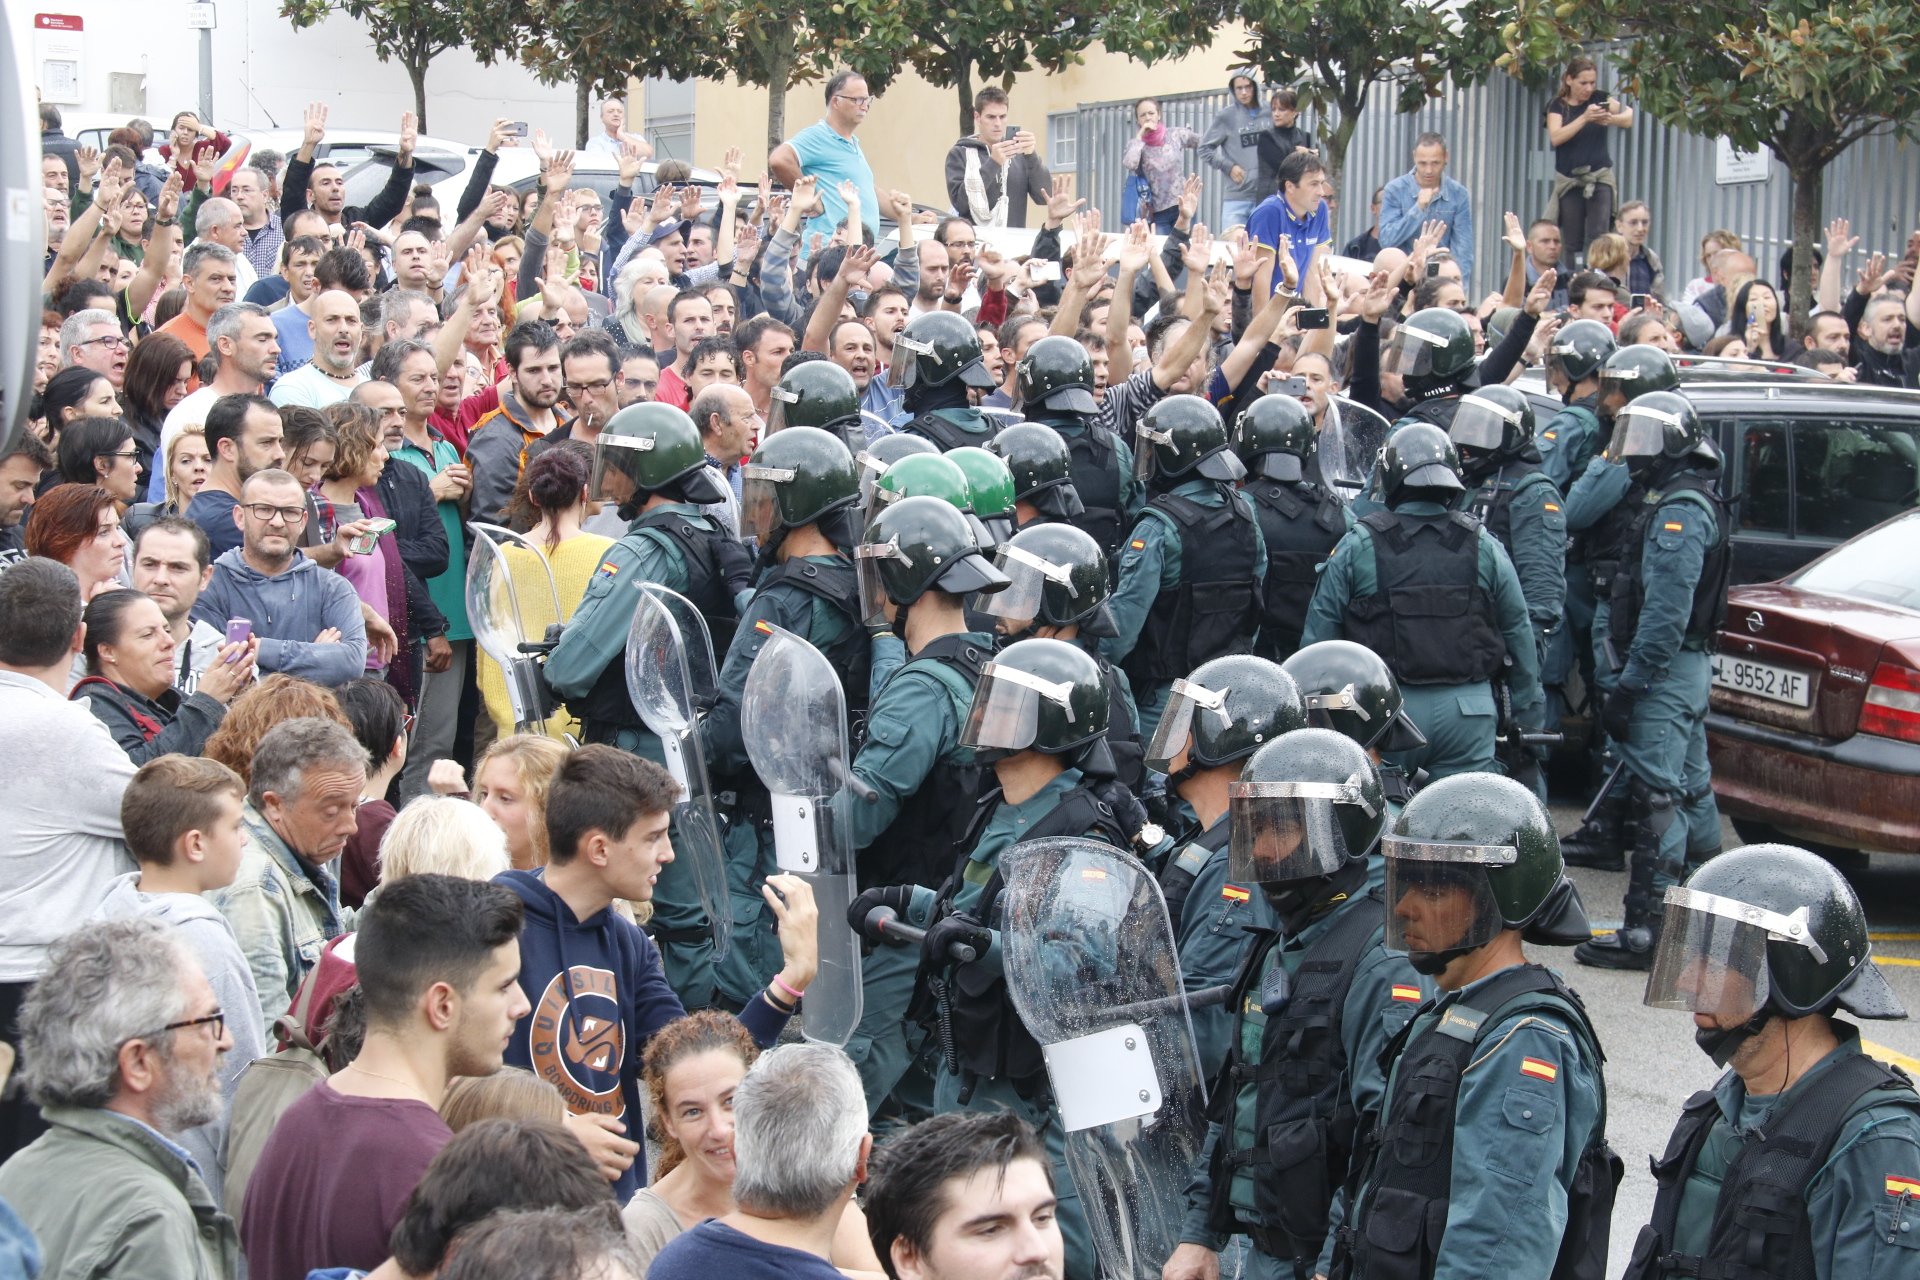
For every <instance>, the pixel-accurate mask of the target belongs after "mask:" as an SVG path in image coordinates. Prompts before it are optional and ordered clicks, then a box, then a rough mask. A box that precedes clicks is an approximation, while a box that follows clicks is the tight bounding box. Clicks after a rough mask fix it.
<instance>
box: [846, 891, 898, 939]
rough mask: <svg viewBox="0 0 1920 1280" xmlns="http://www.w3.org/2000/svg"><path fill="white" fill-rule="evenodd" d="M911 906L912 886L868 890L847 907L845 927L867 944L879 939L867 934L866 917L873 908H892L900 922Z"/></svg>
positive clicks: (871, 912) (870, 913)
mask: <svg viewBox="0 0 1920 1280" xmlns="http://www.w3.org/2000/svg"><path fill="white" fill-rule="evenodd" d="M912 905H913V886H912V885H910V884H893V885H888V886H887V887H886V888H884V889H868V890H866V891H865V892H863V893H862V894H861V895H860V896H859V897H857V898H855V899H854V900H853V901H852V902H851V903H849V904H848V906H847V927H848V928H849V929H852V930H853V931H854V932H855V933H857V934H859V935H860V936H861V937H863V938H866V939H867V941H869V942H878V941H880V939H878V938H875V937H870V936H869V935H868V933H867V917H868V916H870V915H872V914H873V909H874V908H875V907H892V908H893V913H894V914H895V915H897V916H899V917H900V918H901V919H902V920H905V919H906V918H907V908H908V907H910V906H912Z"/></svg>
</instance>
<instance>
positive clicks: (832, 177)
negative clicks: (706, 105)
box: [767, 71, 880, 257]
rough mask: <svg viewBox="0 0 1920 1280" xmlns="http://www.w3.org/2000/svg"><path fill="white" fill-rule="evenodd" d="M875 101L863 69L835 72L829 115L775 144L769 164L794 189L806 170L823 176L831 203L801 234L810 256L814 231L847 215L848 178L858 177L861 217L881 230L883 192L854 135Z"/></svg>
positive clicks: (823, 191)
mask: <svg viewBox="0 0 1920 1280" xmlns="http://www.w3.org/2000/svg"><path fill="white" fill-rule="evenodd" d="M872 105H873V94H872V93H871V92H870V91H869V90H868V89H867V82H866V80H865V79H863V78H862V77H861V76H860V75H859V73H857V72H853V71H839V72H835V73H834V77H833V79H831V80H829V81H827V114H826V117H825V118H824V119H822V120H821V121H819V122H818V123H817V124H811V125H808V126H807V127H806V128H804V129H802V130H801V131H800V132H799V133H796V134H795V135H794V136H793V137H792V138H790V139H788V140H787V141H785V142H783V143H781V144H780V145H779V146H777V147H775V148H774V149H773V154H772V155H770V156H768V157H767V168H769V169H771V170H772V171H773V176H774V180H775V181H777V182H779V183H780V184H781V185H782V186H785V187H786V188H787V189H788V190H792V189H793V184H794V183H796V182H798V181H800V177H801V175H802V174H811V175H813V176H814V177H815V178H818V179H819V180H820V186H819V191H820V198H821V200H822V202H823V203H824V204H825V206H826V207H825V209H824V210H823V211H822V212H821V213H819V214H816V215H815V216H814V218H813V220H812V221H811V222H809V223H807V225H806V228H805V232H803V234H802V235H801V237H800V252H801V256H802V257H805V256H806V252H807V244H808V241H809V239H810V233H812V232H819V233H820V234H821V235H822V236H830V235H832V234H833V231H834V228H835V227H838V226H839V225H840V224H841V223H843V222H845V221H846V220H847V202H846V200H845V199H843V198H842V197H841V195H840V184H841V183H842V182H852V183H853V185H854V187H855V189H856V190H857V191H858V192H859V196H860V220H861V221H862V222H863V223H864V224H865V225H866V226H867V228H868V229H869V230H876V233H877V227H878V225H879V217H880V198H879V196H878V195H877V194H876V193H875V190H874V185H873V170H872V169H870V168H869V167H868V166H867V157H866V154H865V153H864V152H862V151H861V150H860V142H859V139H857V138H855V137H854V136H853V131H854V130H855V129H858V128H859V127H860V122H861V121H862V120H865V119H866V118H867V110H868V108H870V107H871V106H872Z"/></svg>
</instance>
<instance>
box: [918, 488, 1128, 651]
mask: <svg viewBox="0 0 1920 1280" xmlns="http://www.w3.org/2000/svg"><path fill="white" fill-rule="evenodd" d="M947 456H948V457H952V456H953V455H952V454H948V455H947ZM994 563H995V564H996V565H997V566H999V569H1000V572H1002V573H1004V574H1006V575H1007V579H1008V581H1009V582H1010V583H1011V584H1012V585H1010V586H1008V587H1007V589H1006V590H1004V591H998V592H995V593H993V594H991V595H980V596H975V597H974V598H973V600H972V602H971V603H972V607H973V609H974V611H975V612H977V613H982V614H985V615H986V616H988V617H990V618H998V619H999V620H1000V621H999V623H998V624H997V628H998V630H999V631H1000V633H1001V634H1002V635H1011V636H1019V635H1023V634H1025V633H1026V632H1029V631H1031V630H1033V629H1034V628H1035V627H1071V626H1077V627H1079V628H1080V634H1081V635H1083V636H1093V637H1105V636H1110V635H1113V634H1114V633H1115V632H1114V625H1113V615H1112V614H1111V613H1109V612H1108V610H1107V597H1108V596H1109V595H1111V594H1112V579H1111V577H1110V575H1109V573H1108V570H1107V556H1106V553H1105V552H1104V551H1102V550H1101V549H1100V544H1099V543H1098V542H1095V541H1094V540H1093V535H1092V534H1090V533H1087V532H1085V531H1084V530H1081V529H1076V528H1074V527H1073V526H1072V525H1070V524H1033V525H1028V526H1027V527H1026V528H1024V529H1022V530H1020V532H1018V533H1016V534H1014V535H1013V536H1012V537H1011V538H1009V539H1007V541H1006V542H1004V543H1002V544H1001V545H1000V547H999V549H998V550H997V551H996V552H995V553H994Z"/></svg>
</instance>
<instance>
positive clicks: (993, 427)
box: [900, 409, 1000, 453]
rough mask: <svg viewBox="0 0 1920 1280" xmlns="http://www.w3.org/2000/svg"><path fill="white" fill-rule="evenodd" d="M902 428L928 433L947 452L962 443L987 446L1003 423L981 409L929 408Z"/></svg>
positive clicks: (916, 433)
mask: <svg viewBox="0 0 1920 1280" xmlns="http://www.w3.org/2000/svg"><path fill="white" fill-rule="evenodd" d="M928 419H932V421H927V420H928ZM900 430H902V431H904V432H906V433H908V434H909V435H916V436H925V437H926V438H927V439H929V440H931V441H933V442H934V443H935V444H937V445H939V446H940V452H942V453H945V452H946V451H947V450H949V449H957V448H960V447H961V446H963V445H981V446H984V445H985V444H986V443H987V441H989V440H991V439H993V436H994V433H995V432H997V431H999V430H1000V424H999V423H998V422H996V421H995V420H994V419H992V418H989V417H988V416H987V415H986V414H984V413H981V412H980V411H979V410H978V409H929V410H927V411H926V412H924V413H922V414H921V415H920V416H919V417H917V418H914V419H913V420H911V421H909V422H907V423H906V424H905V425H903V426H902V427H901V428H900Z"/></svg>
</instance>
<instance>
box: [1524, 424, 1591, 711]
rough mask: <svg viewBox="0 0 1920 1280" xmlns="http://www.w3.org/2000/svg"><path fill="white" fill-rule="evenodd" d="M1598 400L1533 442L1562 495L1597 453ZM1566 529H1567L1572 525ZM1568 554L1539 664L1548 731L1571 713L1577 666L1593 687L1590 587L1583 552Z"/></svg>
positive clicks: (1542, 432)
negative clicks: (1556, 622)
mask: <svg viewBox="0 0 1920 1280" xmlns="http://www.w3.org/2000/svg"><path fill="white" fill-rule="evenodd" d="M1598 398H1599V397H1598V396H1587V397H1584V398H1582V399H1579V400H1576V401H1574V402H1573V403H1572V404H1570V405H1568V406H1566V407H1565V408H1563V409H1561V410H1560V412H1559V413H1556V414H1555V415H1554V416H1553V418H1552V419H1551V420H1549V421H1548V423H1547V425H1546V427H1545V428H1544V429H1543V430H1542V431H1541V432H1540V435H1539V437H1538V439H1537V440H1536V441H1535V445H1536V447H1538V448H1539V450H1540V466H1541V469H1542V470H1544V471H1545V472H1546V473H1547V475H1548V477H1549V478H1551V479H1552V481H1553V482H1554V484H1556V485H1558V486H1559V487H1560V492H1561V493H1562V494H1567V493H1570V492H1571V491H1572V489H1573V485H1574V482H1575V481H1576V480H1577V479H1579V477H1580V476H1581V474H1582V473H1584V472H1585V471H1586V469H1587V463H1588V462H1589V461H1591V460H1592V458H1593V455H1594V454H1595V453H1596V452H1597V451H1598V450H1599V447H1600V444H1601V440H1600V420H1599V418H1597V417H1596V416H1595V415H1594V411H1593V405H1594V403H1595V402H1596V401H1597V400H1598ZM1569 505H1570V504H1567V503H1563V504H1562V508H1563V509H1562V511H1561V515H1562V517H1563V519H1564V518H1566V517H1567V514H1568V513H1567V511H1566V509H1565V508H1566V507H1568V506H1569ZM1568 527H1569V529H1571V525H1569V526H1568ZM1568 550H1569V553H1570V554H1569V557H1568V560H1567V565H1566V595H1565V597H1564V599H1563V602H1562V605H1561V610H1560V626H1559V627H1557V628H1556V629H1555V630H1554V632H1553V634H1551V635H1550V636H1548V637H1547V645H1546V652H1545V653H1544V655H1543V656H1542V658H1541V664H1540V683H1541V685H1543V686H1544V687H1545V689H1546V696H1547V709H1546V715H1545V717H1544V722H1545V724H1546V726H1547V727H1548V728H1552V727H1554V726H1555V725H1558V724H1559V723H1560V722H1561V721H1562V720H1563V719H1565V718H1566V716H1567V714H1568V712H1569V711H1570V709H1571V708H1570V707H1569V706H1568V704H1567V699H1566V687H1567V683H1568V681H1569V680H1571V679H1572V677H1573V669H1574V667H1575V666H1576V665H1578V666H1579V667H1580V669H1581V671H1582V673H1583V674H1584V675H1585V676H1586V680H1587V682H1588V683H1589V684H1591V683H1592V671H1593V661H1592V657H1591V655H1592V652H1593V604H1594V601H1593V581H1592V579H1590V578H1589V577H1588V576H1587V566H1586V557H1585V555H1584V552H1583V551H1582V550H1580V549H1576V548H1575V547H1569V549H1568ZM1529 600H1531V597H1529Z"/></svg>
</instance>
